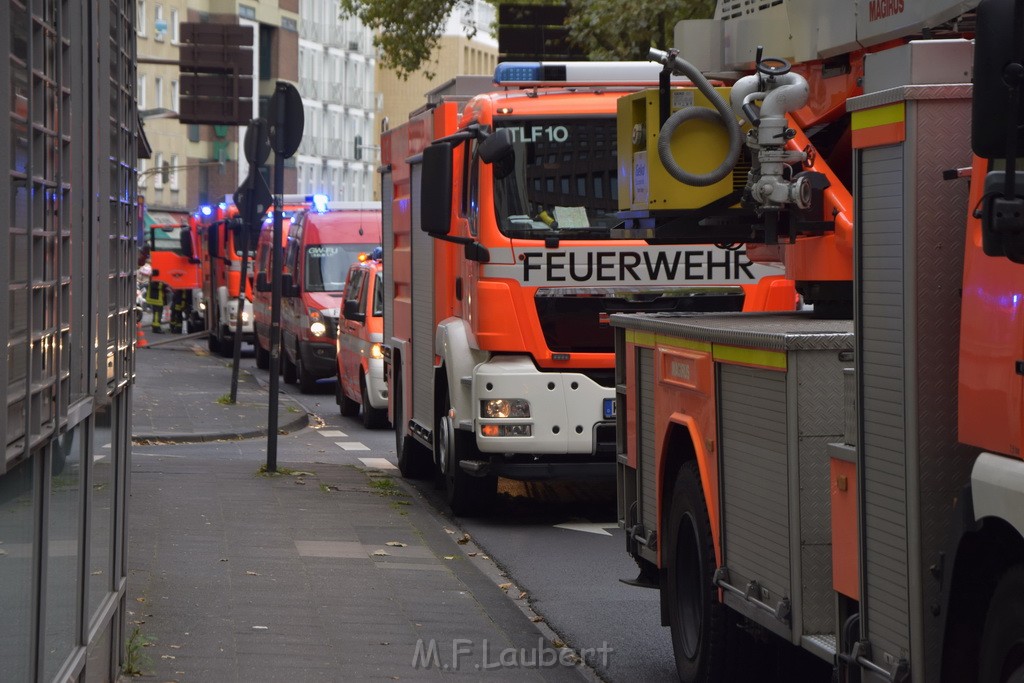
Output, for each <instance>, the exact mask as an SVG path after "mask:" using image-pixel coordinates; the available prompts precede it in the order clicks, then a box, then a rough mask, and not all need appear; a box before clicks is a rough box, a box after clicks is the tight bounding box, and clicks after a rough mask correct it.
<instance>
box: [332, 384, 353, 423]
mask: <svg viewBox="0 0 1024 683" xmlns="http://www.w3.org/2000/svg"><path fill="white" fill-rule="evenodd" d="M334 399H335V400H336V401H337V402H338V411H339V412H340V413H341V416H342V417H355V416H356V415H358V414H359V401H353V400H352V399H350V398H349V397H348V396H346V395H345V390H344V389H342V388H341V377H340V376H339V377H338V381H337V382H335V383H334Z"/></svg>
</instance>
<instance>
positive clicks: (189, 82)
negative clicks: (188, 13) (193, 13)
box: [178, 22, 254, 125]
mask: <svg viewBox="0 0 1024 683" xmlns="http://www.w3.org/2000/svg"><path fill="white" fill-rule="evenodd" d="M252 44H253V29H252V26H241V25H239V24H210V23H194V22H187V23H183V24H181V46H180V47H179V48H178V67H179V69H180V71H181V79H180V83H181V106H180V109H181V111H180V112H179V115H178V118H179V120H180V121H181V122H182V123H209V124H214V125H217V124H233V125H240V124H244V123H247V122H248V121H249V119H250V118H252V94H253V82H252V73H253V57H254V56H253V50H252Z"/></svg>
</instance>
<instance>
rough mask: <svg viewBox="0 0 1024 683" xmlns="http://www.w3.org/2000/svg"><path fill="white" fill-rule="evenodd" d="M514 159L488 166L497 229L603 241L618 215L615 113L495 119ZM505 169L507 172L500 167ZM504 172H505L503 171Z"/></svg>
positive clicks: (531, 236)
mask: <svg viewBox="0 0 1024 683" xmlns="http://www.w3.org/2000/svg"><path fill="white" fill-rule="evenodd" d="M495 126H496V127H498V128H508V129H509V130H510V131H511V133H512V142H513V147H514V158H513V159H509V160H506V161H502V162H498V163H495V164H494V167H493V168H494V172H495V173H494V176H495V179H494V207H495V213H496V219H497V221H498V228H499V229H500V230H501V232H502V233H503V234H505V235H507V236H508V237H518V238H529V239H544V238H546V237H558V238H559V239H569V240H571V239H603V238H608V237H609V230H610V229H611V228H614V227H616V226H617V225H619V223H621V221H620V220H619V219H618V218H617V217H616V215H615V213H616V212H617V211H618V168H617V165H616V148H615V117H614V116H600V117H587V118H557V119H550V118H546V119H544V120H543V121H540V120H538V119H528V118H520V119H516V118H511V117H509V118H502V119H496V121H495ZM506 172H507V175H505V173H506ZM502 176H504V177H502Z"/></svg>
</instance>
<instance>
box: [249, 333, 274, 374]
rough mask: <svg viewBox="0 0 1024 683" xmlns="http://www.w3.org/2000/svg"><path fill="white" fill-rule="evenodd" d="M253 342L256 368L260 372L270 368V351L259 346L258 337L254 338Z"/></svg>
mask: <svg viewBox="0 0 1024 683" xmlns="http://www.w3.org/2000/svg"><path fill="white" fill-rule="evenodd" d="M253 342H254V343H255V344H256V367H258V368H259V369H260V370H266V369H268V368H270V351H268V350H267V349H265V348H263V347H262V346H261V345H260V338H259V337H256V339H254V340H253Z"/></svg>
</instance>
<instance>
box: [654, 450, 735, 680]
mask: <svg viewBox="0 0 1024 683" xmlns="http://www.w3.org/2000/svg"><path fill="white" fill-rule="evenodd" d="M666 528H667V529H668V537H667V538H666V541H667V565H666V568H667V573H668V578H667V581H666V586H665V589H666V591H667V592H666V600H667V602H668V612H669V625H670V626H671V631H672V650H673V652H674V653H675V660H676V671H677V673H678V674H679V679H680V680H681V681H683V683H720V682H723V681H725V680H726V671H725V665H726V657H725V655H726V648H725V643H726V607H725V606H724V605H722V604H721V603H719V602H718V600H717V596H718V591H717V590H716V589H715V587H714V585H713V583H712V580H713V577H714V574H715V547H714V542H713V540H712V536H711V521H710V519H709V518H708V512H707V504H706V503H705V501H704V492H703V490H702V488H701V484H700V472H699V470H698V469H697V463H695V462H691V463H687V464H686V465H684V466H683V468H682V469H681V470H680V471H679V474H678V475H677V476H676V481H675V487H674V488H673V492H672V502H671V509H670V510H669V516H668V524H667V525H666Z"/></svg>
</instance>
